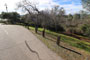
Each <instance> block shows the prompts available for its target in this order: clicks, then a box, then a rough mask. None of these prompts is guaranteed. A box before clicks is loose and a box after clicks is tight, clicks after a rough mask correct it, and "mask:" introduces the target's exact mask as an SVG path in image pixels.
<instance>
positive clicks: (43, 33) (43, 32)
mask: <svg viewBox="0 0 90 60" xmlns="http://www.w3.org/2000/svg"><path fill="white" fill-rule="evenodd" d="M42 36H43V37H45V27H44V29H43V31H42Z"/></svg>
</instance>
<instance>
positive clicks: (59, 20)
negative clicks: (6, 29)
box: [0, 0, 90, 37]
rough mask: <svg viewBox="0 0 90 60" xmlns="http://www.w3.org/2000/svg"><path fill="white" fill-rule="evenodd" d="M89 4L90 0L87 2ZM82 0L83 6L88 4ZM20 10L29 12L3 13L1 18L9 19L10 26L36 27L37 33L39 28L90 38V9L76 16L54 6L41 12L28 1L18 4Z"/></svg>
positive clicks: (24, 0)
mask: <svg viewBox="0 0 90 60" xmlns="http://www.w3.org/2000/svg"><path fill="white" fill-rule="evenodd" d="M86 1H87V2H89V1H88V0H86ZM86 1H85V0H82V5H83V6H86V5H90V4H89V3H88V4H87V2H86ZM17 7H18V9H19V8H20V9H22V10H23V11H27V14H25V15H20V14H19V13H17V12H2V13H1V15H0V17H1V18H3V19H8V20H7V22H8V23H10V24H17V23H20V24H24V25H26V26H34V27H35V32H36V33H37V31H38V27H42V28H43V33H44V34H45V29H48V30H52V31H55V32H58V33H66V34H78V35H84V36H88V37H90V14H89V13H88V12H89V10H90V7H89V6H87V8H85V9H86V10H87V11H83V10H81V11H80V12H79V13H76V14H68V15H67V14H66V12H65V9H64V8H63V7H60V6H58V5H55V6H53V7H52V8H51V9H45V10H39V9H38V7H37V5H36V4H32V3H31V2H30V1H28V0H23V1H22V2H19V3H18V4H17Z"/></svg>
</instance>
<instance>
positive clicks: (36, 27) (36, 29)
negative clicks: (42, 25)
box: [35, 25, 38, 33]
mask: <svg viewBox="0 0 90 60" xmlns="http://www.w3.org/2000/svg"><path fill="white" fill-rule="evenodd" d="M37 31H38V26H37V25H36V26H35V33H37Z"/></svg>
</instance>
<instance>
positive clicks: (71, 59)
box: [31, 29, 90, 60]
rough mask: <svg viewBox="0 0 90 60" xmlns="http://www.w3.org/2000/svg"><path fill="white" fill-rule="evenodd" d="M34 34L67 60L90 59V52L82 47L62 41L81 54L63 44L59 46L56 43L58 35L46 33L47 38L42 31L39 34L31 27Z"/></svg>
mask: <svg viewBox="0 0 90 60" xmlns="http://www.w3.org/2000/svg"><path fill="white" fill-rule="evenodd" d="M31 31H32V32H33V34H35V35H36V36H37V38H39V39H40V40H41V41H42V42H43V43H44V44H45V45H47V47H48V48H50V49H51V50H52V51H54V52H56V53H57V54H58V55H59V56H61V57H62V58H63V59H65V60H90V52H86V51H84V50H82V49H79V48H76V47H73V46H70V44H68V43H66V42H61V43H60V45H61V46H63V47H65V48H69V49H71V50H74V51H76V52H79V53H81V54H82V55H79V54H77V53H75V52H72V51H70V50H68V49H65V48H63V47H61V46H58V45H57V44H56V37H55V36H53V35H51V34H48V33H47V34H46V38H43V37H42V36H41V32H40V31H39V32H38V34H36V33H34V30H32V29H31Z"/></svg>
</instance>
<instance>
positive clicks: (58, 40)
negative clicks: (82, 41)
mask: <svg viewBox="0 0 90 60" xmlns="http://www.w3.org/2000/svg"><path fill="white" fill-rule="evenodd" d="M56 43H57V45H59V44H60V36H58V37H57V42H56Z"/></svg>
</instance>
